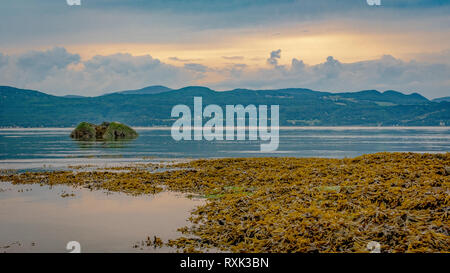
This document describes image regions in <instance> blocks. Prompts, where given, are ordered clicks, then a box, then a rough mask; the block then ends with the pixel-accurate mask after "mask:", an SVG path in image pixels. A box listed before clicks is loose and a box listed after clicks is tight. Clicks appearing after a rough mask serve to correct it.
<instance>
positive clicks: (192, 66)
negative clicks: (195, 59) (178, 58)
mask: <svg viewBox="0 0 450 273" xmlns="http://www.w3.org/2000/svg"><path fill="white" fill-rule="evenodd" d="M184 68H186V69H188V70H192V71H196V72H206V71H208V67H207V66H205V65H202V64H197V63H187V64H184Z"/></svg>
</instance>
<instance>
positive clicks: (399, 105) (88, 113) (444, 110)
mask: <svg viewBox="0 0 450 273" xmlns="http://www.w3.org/2000/svg"><path fill="white" fill-rule="evenodd" d="M144 89H145V88H144ZM138 90H141V89H138ZM127 91H130V90H127ZM195 96H202V97H203V104H204V105H207V104H218V105H220V106H225V105H228V104H232V105H236V104H242V105H244V106H245V105H249V104H255V105H273V104H278V105H280V125H281V126H308V125H314V126H353V125H355V126H357V125H362V126H380V125H381V126H396V125H400V126H439V125H443V124H444V125H450V102H446V101H444V102H433V101H430V100H428V99H427V98H425V97H423V96H422V95H420V94H417V93H413V94H403V93H401V92H398V91H393V90H387V91H384V92H379V91H376V90H362V91H358V92H343V93H331V92H323V91H314V90H310V89H304V88H286V89H276V90H270V89H268V90H251V89H234V90H230V91H215V90H212V89H210V88H207V87H203V86H187V87H183V88H180V89H176V90H173V89H171V90H169V91H167V92H156V93H151V94H147V93H145V92H144V93H139V92H138V93H122V91H119V92H114V93H110V94H107V95H101V96H97V97H67V96H65V97H60V96H54V95H49V94H46V93H43V92H40V91H36V90H27V89H18V88H14V87H9V86H0V108H1V109H0V127H59V126H62V127H71V126H74V125H76V124H78V123H79V122H81V121H89V122H91V123H98V122H101V121H103V120H117V121H121V122H124V123H126V124H130V125H132V126H170V125H171V124H173V122H174V120H175V119H174V118H172V117H171V116H170V113H171V109H172V107H173V106H175V105H177V104H186V105H188V106H190V107H192V106H193V97H195ZM124 97H126V99H124ZM191 109H193V108H191Z"/></svg>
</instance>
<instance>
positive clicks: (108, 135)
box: [70, 122, 138, 140]
mask: <svg viewBox="0 0 450 273" xmlns="http://www.w3.org/2000/svg"><path fill="white" fill-rule="evenodd" d="M70 137H72V138H75V139H79V140H117V139H132V138H136V137H138V133H137V132H136V131H135V130H133V129H132V128H130V127H129V126H127V125H125V124H122V123H119V122H111V123H109V122H103V123H102V124H100V125H95V124H91V123H88V122H81V123H80V124H79V125H78V126H77V127H76V128H75V129H74V130H73V131H72V133H71V134H70Z"/></svg>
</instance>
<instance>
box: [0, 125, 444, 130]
mask: <svg viewBox="0 0 450 273" xmlns="http://www.w3.org/2000/svg"><path fill="white" fill-rule="evenodd" d="M131 127H132V128H133V129H136V130H171V127H165V126H164V127H163V126H154V127H153V126H148V127H147V126H136V127H135V126H131ZM223 128H224V129H225V128H226V127H223ZM235 128H236V127H235ZM279 128H280V130H333V129H334V130H335V129H340V130H426V129H433V130H436V129H440V130H450V126H358V125H355V126H280V127H279ZM73 129H75V127H0V131H17V130H30V131H46V130H73ZM193 129H194V130H196V128H193ZM246 129H248V127H247V128H246Z"/></svg>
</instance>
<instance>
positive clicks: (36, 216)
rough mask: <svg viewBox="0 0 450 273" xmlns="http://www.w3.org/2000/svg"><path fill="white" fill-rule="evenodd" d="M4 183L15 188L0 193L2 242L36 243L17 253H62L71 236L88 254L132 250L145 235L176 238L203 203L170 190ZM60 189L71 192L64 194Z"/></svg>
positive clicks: (0, 237) (7, 186)
mask: <svg viewBox="0 0 450 273" xmlns="http://www.w3.org/2000/svg"><path fill="white" fill-rule="evenodd" d="M2 187H4V188H11V189H13V190H10V191H5V192H3V193H2V194H1V195H0V214H1V215H2V229H1V230H0V245H3V244H6V243H7V242H5V241H6V239H7V241H21V242H30V241H34V242H36V246H35V247H32V248H31V247H29V244H28V245H25V244H24V247H28V249H23V248H19V249H17V251H24V250H26V251H52V252H53V251H56V252H65V248H64V247H65V244H66V243H67V242H68V241H70V240H77V241H79V242H80V243H81V244H82V245H83V249H84V251H87V252H90V251H94V252H96V251H112V252H119V251H122V252H123V251H126V252H128V251H134V249H132V244H133V243H134V242H136V241H140V240H143V239H145V238H146V236H153V235H156V236H159V237H161V238H162V239H163V240H167V239H173V238H175V237H177V236H179V235H180V234H179V233H178V232H177V231H176V230H177V228H179V227H182V226H185V225H186V224H188V223H187V221H186V219H187V218H188V217H189V212H190V210H192V209H194V208H195V207H196V206H197V205H200V204H202V203H203V202H204V200H199V199H188V198H186V197H184V196H183V195H182V194H177V193H170V192H163V193H159V194H156V195H154V196H130V195H126V194H123V193H111V194H105V193H104V191H90V190H88V189H75V188H72V187H68V186H63V185H58V186H54V187H52V188H49V187H46V186H45V187H41V186H40V185H12V184H10V183H5V182H4V183H3V184H2ZM19 189H29V190H30V191H26V192H18V190H19ZM62 192H67V193H72V192H73V193H75V196H74V197H69V198H62V197H61V193H62ZM5 238H6V239H5ZM147 250H148V251H152V250H153V249H147ZM167 250H168V249H161V250H160V251H167Z"/></svg>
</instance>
